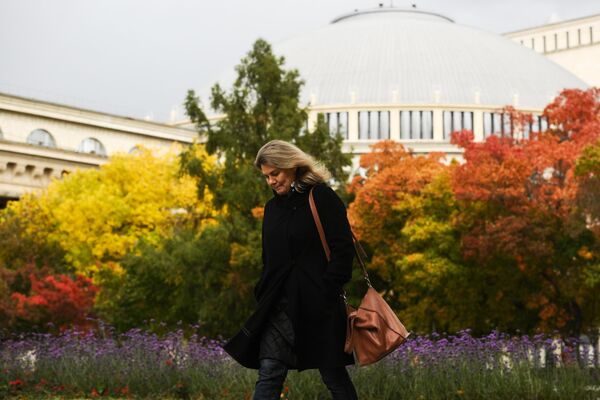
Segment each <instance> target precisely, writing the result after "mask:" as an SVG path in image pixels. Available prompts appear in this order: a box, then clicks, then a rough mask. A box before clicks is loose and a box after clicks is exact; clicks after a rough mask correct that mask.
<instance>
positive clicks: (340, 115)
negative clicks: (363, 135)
mask: <svg viewBox="0 0 600 400" xmlns="http://www.w3.org/2000/svg"><path fill="white" fill-rule="evenodd" d="M325 121H326V122H327V126H328V127H329V133H330V134H331V135H332V136H334V135H336V134H339V135H341V136H342V137H343V138H344V139H348V113H347V112H330V113H326V114H325Z"/></svg>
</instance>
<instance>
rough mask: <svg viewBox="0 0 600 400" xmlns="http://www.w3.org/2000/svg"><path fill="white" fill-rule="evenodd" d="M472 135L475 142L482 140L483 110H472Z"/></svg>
mask: <svg viewBox="0 0 600 400" xmlns="http://www.w3.org/2000/svg"><path fill="white" fill-rule="evenodd" d="M473 135H474V136H475V137H474V140H475V141H476V142H483V111H481V110H478V111H473Z"/></svg>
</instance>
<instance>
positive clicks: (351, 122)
mask: <svg viewBox="0 0 600 400" xmlns="http://www.w3.org/2000/svg"><path fill="white" fill-rule="evenodd" d="M348 140H350V141H352V142H354V141H356V140H358V110H349V111H348Z"/></svg>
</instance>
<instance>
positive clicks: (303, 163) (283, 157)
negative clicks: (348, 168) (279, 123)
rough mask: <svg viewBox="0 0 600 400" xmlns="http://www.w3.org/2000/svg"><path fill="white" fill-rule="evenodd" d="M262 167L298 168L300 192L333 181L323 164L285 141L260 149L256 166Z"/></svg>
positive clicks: (296, 185)
mask: <svg viewBox="0 0 600 400" xmlns="http://www.w3.org/2000/svg"><path fill="white" fill-rule="evenodd" d="M261 165H269V166H272V167H275V168H298V170H297V172H296V183H295V187H296V190H298V191H299V192H303V191H304V190H306V188H308V187H309V186H312V185H316V184H317V183H324V182H327V181H328V180H329V179H331V173H330V172H329V171H328V170H327V168H326V167H325V166H324V165H323V164H322V163H321V162H319V161H316V160H315V159H314V158H313V157H312V156H310V155H308V154H306V153H305V152H303V151H302V150H300V149H299V148H298V147H296V146H295V145H293V144H291V143H288V142H285V141H283V140H271V141H270V142H269V143H267V144H265V145H264V146H263V147H261V148H260V150H259V151H258V153H257V154H256V160H254V166H255V167H256V168H258V169H260V167H261Z"/></svg>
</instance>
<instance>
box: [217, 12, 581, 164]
mask: <svg viewBox="0 0 600 400" xmlns="http://www.w3.org/2000/svg"><path fill="white" fill-rule="evenodd" d="M273 50H274V52H275V54H277V55H281V56H284V57H285V68H288V69H289V68H295V69H297V70H298V71H299V73H300V77H301V79H302V80H304V82H305V83H304V86H303V90H302V93H301V102H302V104H305V105H307V108H308V115H309V117H308V127H307V128H308V129H311V127H312V126H314V124H315V122H316V121H317V118H318V115H319V114H322V115H323V116H324V118H325V120H326V121H327V122H328V123H329V127H330V130H331V131H332V132H339V133H340V134H341V135H342V136H343V137H344V139H345V140H344V148H345V151H348V152H350V151H351V152H353V153H354V154H355V155H356V156H357V157H355V166H356V164H357V160H358V156H359V155H360V154H362V153H365V152H368V151H369V149H370V146H371V145H372V144H373V143H375V142H377V141H379V140H382V139H393V140H396V141H398V142H400V143H402V144H404V145H405V147H407V148H409V149H411V150H412V151H413V152H414V153H417V154H418V153H430V152H434V151H435V152H444V153H446V154H447V156H448V157H447V159H453V158H455V159H461V158H462V156H461V154H462V150H461V149H459V148H457V147H456V146H454V145H452V144H451V143H450V134H451V132H454V131H457V130H461V129H467V130H472V131H473V132H474V135H475V140H477V141H482V140H484V139H485V138H486V137H487V136H489V135H492V134H503V133H506V132H508V131H510V130H511V129H512V122H511V121H510V118H509V115H508V114H507V113H504V112H503V111H502V110H503V108H504V107H505V106H513V107H514V108H516V109H518V110H520V111H524V112H529V113H532V114H533V115H534V116H535V118H534V122H533V123H532V124H531V126H529V127H525V130H524V131H523V132H522V133H521V134H522V135H524V136H527V135H528V134H529V132H531V131H539V130H543V129H545V128H546V122H545V121H544V120H543V118H542V117H541V114H542V111H543V109H544V107H545V106H546V105H547V104H548V103H549V102H550V101H551V100H552V99H553V98H554V97H555V96H556V95H557V94H559V93H560V91H561V90H562V89H564V88H581V89H583V88H586V87H588V84H586V82H584V81H583V80H582V79H580V78H578V77H577V76H575V75H574V74H573V73H571V72H569V71H567V70H566V69H565V68H563V67H561V66H559V65H558V64H556V63H555V62H553V61H551V60H550V59H548V58H547V57H545V56H544V55H542V54H539V53H536V52H533V51H531V50H529V49H528V48H526V47H524V46H521V45H519V44H518V43H515V42H514V41H513V40H511V39H509V38H507V37H504V36H502V35H498V34H493V33H490V32H486V31H482V30H479V29H476V28H472V27H468V26H463V25H460V24H457V23H455V22H454V21H453V20H452V19H451V18H448V17H446V16H444V15H440V14H437V13H433V12H427V11H421V10H418V9H415V8H409V9H403V8H396V7H386V6H383V5H382V6H380V7H378V8H375V9H370V10H363V11H358V10H357V11H354V12H352V13H349V14H345V15H342V16H340V17H338V18H335V19H334V20H333V21H332V22H331V23H330V24H329V25H327V26H324V27H322V28H320V29H317V30H314V31H311V32H306V33H303V34H300V35H298V36H296V37H293V38H291V39H289V40H286V41H284V42H281V43H277V44H274V46H273ZM234 77H235V76H234V71H233V68H232V69H231V70H230V71H228V72H227V73H226V74H224V76H222V77H221V79H219V80H218V81H219V83H220V84H221V86H222V87H225V88H228V87H231V84H232V82H233V80H234ZM205 104H206V103H205ZM214 118H215V119H218V118H223V116H214Z"/></svg>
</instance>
